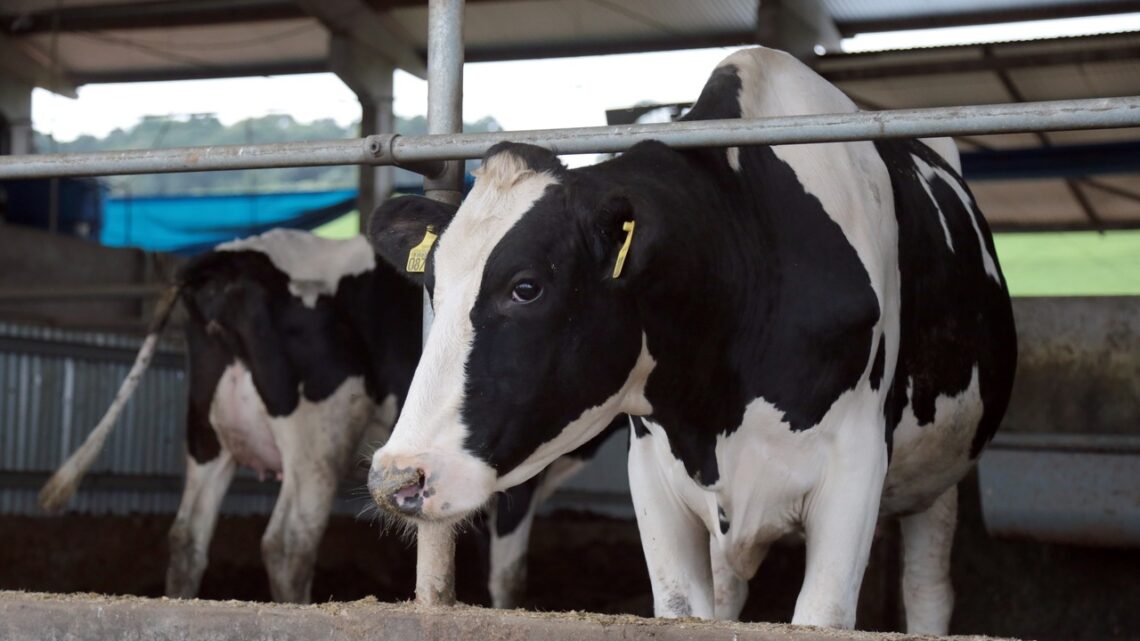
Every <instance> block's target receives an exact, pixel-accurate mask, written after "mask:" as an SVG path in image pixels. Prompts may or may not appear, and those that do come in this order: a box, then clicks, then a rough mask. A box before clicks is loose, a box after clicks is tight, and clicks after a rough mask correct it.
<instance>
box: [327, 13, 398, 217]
mask: <svg viewBox="0 0 1140 641" xmlns="http://www.w3.org/2000/svg"><path fill="white" fill-rule="evenodd" d="M329 64H330V66H331V67H332V70H333V72H334V73H336V75H337V76H338V77H340V79H341V80H342V81H343V82H344V84H346V85H348V88H349V89H352V91H353V93H355V94H356V98H357V100H359V101H360V137H361V138H365V137H368V136H372V135H374V134H391V133H394V132H395V128H396V115H395V113H394V112H393V111H392V99H393V91H392V75H393V73H394V72H395V71H396V69H395V67H393V66H392V63H390V62H388V61H387V60H385V59H383V58H380V57H379V56H374V55H371V54H370V52H368V51H364V50H363V47H361V46H360V43H359V42H357V41H355V40H349V39H348V38H345V37H344V36H338V35H334V36H333V37H332V41H331V42H330V43H329ZM359 169H360V174H359V182H358V190H357V197H356V204H357V207H356V209H357V211H358V212H360V223H359V229H360V232H361V233H363V232H364V231H365V230H366V225H367V224H368V216H369V214H370V213H371V212H372V210H373V209H375V207H376V206H377V205H379V204H380V203H382V202H384V201H385V200H387V199H388V198H389V197H390V196H391V195H392V192H393V191H394V190H395V188H396V170H395V168H394V167H393V166H391V165H377V166H368V165H361V166H360V168H359Z"/></svg>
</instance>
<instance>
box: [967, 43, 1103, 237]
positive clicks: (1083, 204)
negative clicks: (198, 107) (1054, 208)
mask: <svg viewBox="0 0 1140 641" xmlns="http://www.w3.org/2000/svg"><path fill="white" fill-rule="evenodd" d="M982 51H983V52H984V56H985V57H986V58H987V59H991V60H992V59H993V58H994V50H993V47H984V48H983V49H982ZM997 77H998V80H999V81H1000V82H1001V84H1002V86H1003V87H1005V90H1006V91H1007V92H1008V93H1009V96H1010V98H1012V99H1013V101H1014V102H1025V94H1023V93H1021V89H1019V88H1018V86H1017V85H1016V84H1014V82H1013V78H1010V76H1009V70H1007V69H998V70H997ZM1033 135H1034V136H1036V137H1037V140H1038V141H1039V142H1040V143H1041V146H1042V147H1046V148H1049V147H1052V146H1053V141H1052V140H1050V139H1049V136H1046V135H1045V132H1043V131H1035V132H1033ZM1065 186H1066V187H1067V188H1068V189H1069V193H1070V194H1072V195H1073V199H1074V200H1076V201H1077V205H1078V206H1080V208H1081V211H1083V212H1084V213H1085V217H1086V218H1088V219H1089V222H1091V223H1092V225H1093V227H1096V228H1097V229H1101V228H1103V227H1104V220H1103V219H1101V217H1100V214H1099V213H1097V211H1096V208H1095V207H1093V204H1092V201H1090V200H1089V198H1088V196H1086V195H1085V192H1083V191H1081V186H1080V185H1078V184H1077V181H1076V180H1075V179H1073V178H1065Z"/></svg>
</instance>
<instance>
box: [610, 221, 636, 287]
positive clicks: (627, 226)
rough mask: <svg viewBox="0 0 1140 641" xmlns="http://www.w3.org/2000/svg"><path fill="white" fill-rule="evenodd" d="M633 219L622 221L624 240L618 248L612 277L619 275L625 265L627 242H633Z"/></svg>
mask: <svg viewBox="0 0 1140 641" xmlns="http://www.w3.org/2000/svg"><path fill="white" fill-rule="evenodd" d="M634 222H635V221H632V220H629V221H626V222H624V223H622V225H621V228H622V230H624V231H625V232H627V233H626V235H625V242H624V243H622V244H621V249H619V250H618V257H617V262H616V263H614V278H617V277H618V276H621V268H622V267H624V266H625V256H626V254H628V253H629V244H630V243H631V242H633V224H634Z"/></svg>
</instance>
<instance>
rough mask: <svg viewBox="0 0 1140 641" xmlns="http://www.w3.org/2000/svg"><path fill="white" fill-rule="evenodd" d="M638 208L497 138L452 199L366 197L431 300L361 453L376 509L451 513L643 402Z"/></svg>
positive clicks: (640, 409)
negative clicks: (424, 328) (386, 424)
mask: <svg viewBox="0 0 1140 641" xmlns="http://www.w3.org/2000/svg"><path fill="white" fill-rule="evenodd" d="M637 210H638V206H637V203H636V202H634V201H632V200H631V199H630V197H629V196H627V195H626V194H624V193H623V192H622V191H621V189H620V188H616V187H613V186H607V185H604V184H601V183H599V182H598V181H597V179H593V178H591V177H590V176H589V175H582V174H581V173H579V172H570V171H568V170H567V169H566V168H565V167H564V166H563V165H562V164H561V163H560V162H559V161H558V160H557V158H556V157H555V156H554V155H552V154H551V153H550V152H548V151H545V150H543V149H540V148H537V147H532V146H527V145H516V144H502V145H498V146H496V147H495V148H493V149H492V150H491V151H490V152H489V153H488V155H487V157H486V159H485V161H484V165H483V168H482V169H481V170H480V172H479V173H478V176H477V180H476V182H475V187H474V189H473V190H472V192H471V194H470V196H469V197H468V198H467V200H466V201H465V202H464V203H463V205H462V206H461V207H460V208H459V209H458V211H454V210H453V209H452V208H449V207H447V206H445V205H439V204H437V203H434V202H432V201H429V200H426V199H422V198H411V197H406V198H399V199H396V200H394V201H390V202H388V203H386V204H385V205H384V206H382V207H381V208H380V209H379V210H377V211H376V213H375V214H374V215H373V218H372V221H371V232H370V237H371V239H372V241H373V245H374V247H375V249H376V251H377V253H379V254H380V255H382V256H383V257H384V258H385V259H386V260H388V261H389V262H391V263H392V264H393V265H394V266H396V267H397V269H401V270H406V269H407V268H409V267H411V268H412V269H418V268H420V267H421V265H420V263H421V262H422V263H423V265H422V268H423V269H424V272H423V274H422V276H424V278H423V282H424V283H425V284H426V285H427V286H428V287H429V289H430V291H431V293H432V300H433V306H434V309H435V320H434V323H433V325H432V328H431V333H430V335H429V337H428V339H427V343H426V345H425V348H424V353H423V357H422V359H421V361H420V364H419V367H418V368H417V370H416V375H415V378H414V380H413V381H412V386H411V390H410V392H409V395H408V399H407V403H406V404H405V407H404V409H403V411H402V413H401V416H400V420H399V422H398V423H397V425H396V428H395V430H394V432H393V435H392V438H391V439H390V440H389V441H388V443H387V445H385V446H384V447H383V448H382V449H381V450H379V451H377V453H376V454H375V456H374V457H373V460H372V472H371V475H370V479H369V486H370V488H371V491H372V494H373V496H374V498H375V499H376V500H377V502H378V503H380V504H381V506H382V507H384V508H386V509H388V510H390V511H393V512H396V513H400V514H404V515H407V516H412V517H417V518H424V519H429V520H448V519H453V518H460V517H462V516H463V515H465V514H467V513H469V512H470V511H472V510H474V509H477V508H478V507H480V506H481V505H482V504H483V503H484V502H485V501H486V500H487V499H488V498H490V496H491V494H492V493H493V492H495V491H498V490H503V489H505V488H507V487H510V486H513V485H515V484H517V483H519V482H521V481H522V480H525V479H526V478H529V477H531V476H533V475H534V474H536V473H538V472H539V471H540V470H542V469H543V468H544V467H545V466H546V465H547V464H548V463H550V462H551V461H553V460H554V459H555V458H557V457H558V456H559V455H561V454H563V453H566V452H568V451H570V450H572V449H574V448H575V447H577V446H578V445H580V444H582V443H584V442H585V441H586V440H588V439H589V438H591V437H592V436H594V435H595V434H597V433H598V432H599V431H600V430H602V429H603V428H604V427H605V426H606V425H607V424H608V423H609V422H610V420H611V419H612V418H613V417H614V416H615V415H616V414H617V413H619V412H623V411H635V412H636V413H644V412H645V411H646V408H645V407H644V406H645V405H646V402H645V400H644V396H643V393H642V389H643V386H644V381H645V378H646V376H647V375H648V371H649V369H650V368H651V366H652V365H651V361H650V359H649V358H648V356H646V355H644V349H643V338H642V331H641V324H640V322H639V320H638V314H639V312H638V309H637V308H636V303H635V302H634V297H633V296H631V288H635V287H637V286H638V281H639V277H640V271H641V269H642V263H643V259H644V257H643V256H639V252H643V251H644V250H643V248H642V244H641V243H640V242H639V240H640V237H639V233H641V230H638V229H637V228H636V227H634V231H633V232H630V231H628V230H627V229H628V227H629V223H631V222H633V223H635V224H636V221H637V219H638V211H637ZM429 226H430V227H431V230H430V231H429V229H428V228H429ZM433 236H438V239H437V240H434V239H433ZM627 237H629V238H630V241H631V242H630V246H629V247H628V249H627V251H626V258H625V261H624V264H623V266H622V268H621V271H620V273H619V274H618V275H617V276H615V264H616V263H617V261H618V256H619V254H620V253H622V247H623V245H625V243H626V239H627ZM425 239H426V241H425ZM409 254H413V256H412V257H411V261H409ZM424 258H426V260H421V259H424Z"/></svg>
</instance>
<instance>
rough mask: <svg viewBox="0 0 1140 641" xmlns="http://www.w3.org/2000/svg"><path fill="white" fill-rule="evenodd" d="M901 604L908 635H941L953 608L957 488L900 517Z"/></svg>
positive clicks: (944, 630)
mask: <svg viewBox="0 0 1140 641" xmlns="http://www.w3.org/2000/svg"><path fill="white" fill-rule="evenodd" d="M900 523H901V525H902V542H903V577H902V584H903V605H904V607H905V608H906V631H907V633H908V634H936V635H945V634H947V633H948V632H949V628H950V613H951V611H952V610H953V609H954V588H953V586H951V585H950V549H951V548H952V547H953V544H954V529H955V527H956V526H957V524H958V487H957V486H951V487H950V489H948V490H946V491H945V492H943V493H942V495H941V496H939V497H938V499H936V500H935V501H934V503H933V504H932V505H931V506H930V507H929V508H927V509H926V511H924V512H919V513H918V514H912V515H910V516H906V517H903V518H902V519H901V520H900Z"/></svg>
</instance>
